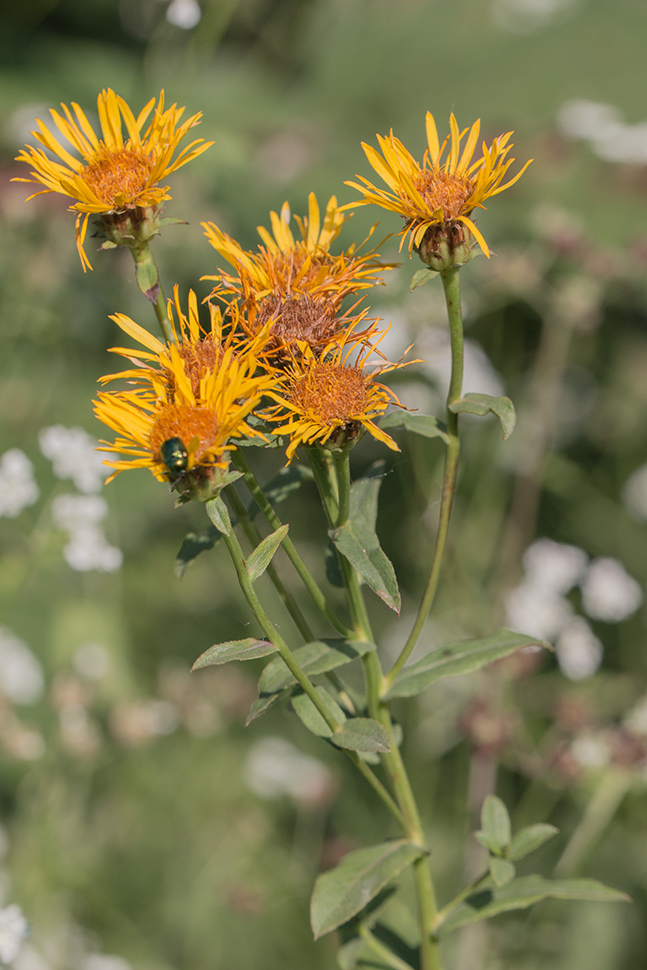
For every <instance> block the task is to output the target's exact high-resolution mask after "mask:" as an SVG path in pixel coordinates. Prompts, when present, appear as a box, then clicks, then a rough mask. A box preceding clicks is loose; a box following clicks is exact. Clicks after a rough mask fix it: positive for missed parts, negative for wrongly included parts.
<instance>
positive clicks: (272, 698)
mask: <svg viewBox="0 0 647 970" xmlns="http://www.w3.org/2000/svg"><path fill="white" fill-rule="evenodd" d="M289 695H290V691H289V690H284V691H278V692H277V693H276V694H259V696H258V697H257V698H256V700H255V701H254V703H253V704H252V706H251V707H250V709H249V714H248V715H247V720H246V721H245V727H247V726H248V725H249V724H251V723H252V721H255V720H256V718H257V717H260V716H261V714H265V711H267V710H268V709H269V708H270V707H272V705H273V704H274V703H275V702H276V701H278V700H282V699H283V698H287V697H289Z"/></svg>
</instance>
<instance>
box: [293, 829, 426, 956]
mask: <svg viewBox="0 0 647 970" xmlns="http://www.w3.org/2000/svg"><path fill="white" fill-rule="evenodd" d="M421 855H422V850H421V849H420V847H419V846H417V845H414V844H413V843H412V842H409V841H407V840H406V839H396V840H395V841H393V842H384V843H382V844H381V845H374V846H371V847H370V848H368V849H357V850H356V851H355V852H349V853H348V855H347V856H344V858H343V859H342V861H341V862H340V863H339V865H338V866H336V867H335V868H334V869H332V870H331V871H330V872H324V873H323V874H322V875H320V876H319V877H318V878H317V881H316V882H315V888H314V892H313V894H312V901H311V904H310V923H311V925H312V930H313V933H314V937H315V940H316V939H318V938H319V937H320V936H323V935H324V934H325V933H330V932H331V931H332V930H334V929H337V927H338V926H341V924H342V923H346V922H347V921H348V920H349V919H351V918H352V917H353V916H355V915H356V914H357V913H359V911H360V910H361V909H363V908H364V907H365V906H366V904H367V903H368V902H369V901H370V900H371V899H373V897H374V896H376V895H377V894H378V893H379V891H380V889H382V887H383V886H385V885H386V884H387V882H389V881H390V880H391V879H394V878H395V877H396V876H397V875H399V874H400V873H401V872H402V870H403V869H405V868H406V866H408V865H410V864H411V863H412V862H414V861H415V859H419V858H420V856H421Z"/></svg>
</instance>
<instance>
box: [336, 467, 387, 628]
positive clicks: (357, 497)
mask: <svg viewBox="0 0 647 970" xmlns="http://www.w3.org/2000/svg"><path fill="white" fill-rule="evenodd" d="M382 468H383V462H379V463H378V465H375V466H374V468H373V474H371V475H369V476H367V477H366V478H360V479H358V480H357V481H356V482H353V484H352V486H351V492H350V515H349V518H348V521H347V522H345V523H344V525H342V526H341V527H340V528H338V529H330V530H329V532H328V535H329V536H330V538H331V539H332V541H333V542H334V544H335V546H336V547H337V549H338V550H339V552H340V553H341V554H342V556H345V557H346V559H348V561H349V563H350V564H351V566H353V567H354V569H356V570H357V572H358V573H359V574H360V576H361V577H362V579H363V580H364V582H365V583H366V584H367V585H368V586H370V587H371V589H372V590H373V592H374V593H377V595H378V596H379V597H380V599H382V600H384V602H385V603H386V605H387V606H390V607H391V609H392V610H395V612H396V613H399V612H400V590H399V589H398V582H397V580H396V578H395V570H394V569H393V565H392V563H391V560H390V559H388V558H387V556H386V555H385V553H384V551H383V550H382V547H381V546H380V541H379V539H378V537H377V533H376V531H375V523H376V521H377V495H378V492H379V490H380V484H381V481H382V479H381V478H380V477H378V476H379V475H380V474H381V470H382Z"/></svg>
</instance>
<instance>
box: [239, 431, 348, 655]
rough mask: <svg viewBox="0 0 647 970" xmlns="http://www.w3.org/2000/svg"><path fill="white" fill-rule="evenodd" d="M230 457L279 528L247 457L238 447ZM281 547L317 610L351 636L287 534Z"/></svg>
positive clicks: (269, 519)
mask: <svg viewBox="0 0 647 970" xmlns="http://www.w3.org/2000/svg"><path fill="white" fill-rule="evenodd" d="M232 459H233V462H234V465H235V466H236V468H237V469H238V471H240V472H242V473H243V481H244V482H245V485H246V486H247V488H248V489H249V493H250V495H251V496H252V498H253V499H254V500H255V502H256V504H257V505H258V507H259V509H260V510H261V512H262V514H263V515H264V516H265V518H266V519H267V521H268V522H269V524H270V525H271V526H272V528H273V529H279V528H280V527H281V524H282V523H281V520H280V519H279V517H278V515H277V514H276V512H275V511H274V509H273V507H272V504H271V503H270V502H269V501H268V500H267V498H266V496H265V493H264V492H263V489H262V488H261V486H260V485H259V483H258V481H257V479H256V476H255V475H254V473H253V471H252V469H251V468H250V466H249V464H248V462H247V459H246V458H245V456H244V455H243V454H242V452H241V450H240V449H239V450H238V451H234V452H232ZM282 547H283V549H284V550H285V554H286V555H287V557H288V559H289V560H290V562H291V563H292V565H293V566H294V568H295V569H296V571H297V573H298V575H299V577H300V578H301V581H302V582H303V585H304V586H305V588H306V589H307V591H308V593H309V594H310V597H311V599H312V601H313V602H314V604H315V606H317V608H318V609H319V611H320V612H321V613H322V614H323V616H325V618H326V619H327V620H328V622H329V623H330V625H331V626H332V627H334V628H335V630H337V632H338V633H341V635H342V636H343V637H345V638H346V639H348V638H349V637H352V635H353V631H352V630H350V629H349V628H348V627H347V626H346V624H345V623H342V621H341V620H340V619H339V617H338V616H336V614H335V613H334V611H333V610H332V609H331V608H330V606H329V604H328V601H327V599H326V597H325V596H324V594H323V593H322V591H321V590H320V589H319V586H318V585H317V583H316V581H315V579H314V577H313V576H312V574H311V573H310V570H309V569H308V567H307V566H306V564H305V563H304V561H303V559H302V558H301V556H300V555H299V553H298V551H297V549H296V547H295V545H294V543H293V542H292V540H291V539H290V537H289V536H286V537H285V539H284V540H283V542H282Z"/></svg>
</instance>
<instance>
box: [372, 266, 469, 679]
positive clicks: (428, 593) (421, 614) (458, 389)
mask: <svg viewBox="0 0 647 970" xmlns="http://www.w3.org/2000/svg"><path fill="white" fill-rule="evenodd" d="M459 272H460V270H459V268H458V267H452V268H451V269H446V270H443V271H442V272H441V274H440V276H441V279H442V281H443V286H444V288H445V300H446V303H447V314H448V317H449V333H450V340H451V349H452V373H451V380H450V384H449V393H448V395H447V435H448V437H449V442H448V445H447V453H446V456H445V474H444V477H443V488H442V496H441V500H440V515H439V517H438V532H437V533H436V545H435V548H434V556H433V559H432V562H431V570H430V572H429V579H428V580H427V585H426V587H425V591H424V594H423V597H422V600H421V602H420V607H419V609H418V615H417V616H416V620H415V623H414V624H413V627H412V630H411V633H410V634H409V637H408V639H407V642H406V643H405V645H404V647H403V648H402V652H401V653H400V656H399V657H398V659H397V660H396V662H395V663H394V665H393V667H392V668H391V670H390V671H389V673H388V674H387V675H386V677H385V689H388V687H390V685H391V684H392V683H393V681H394V680H395V678H396V677H397V675H398V674H399V673H400V671H401V670H402V668H403V667H404V665H405V663H406V662H407V660H408V659H409V657H410V656H411V652H412V650H413V648H414V647H415V645H416V643H417V642H418V638H419V636H420V634H421V632H422V628H423V627H424V625H425V623H426V621H427V617H428V616H429V612H430V610H431V607H432V605H433V602H434V599H435V596H436V591H437V589H438V581H439V579H440V572H441V569H442V565H443V558H444V555H445V547H446V545H447V535H448V532H449V520H450V518H451V514H452V505H453V502H454V491H455V488H456V474H457V471H458V457H459V451H460V441H459V437H458V415H457V414H454V412H453V411H450V410H449V405H450V404H452V403H453V402H454V401H457V400H458V399H459V398H460V397H461V394H462V386H463V317H462V313H461V297H460V280H459V275H458V274H459Z"/></svg>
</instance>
